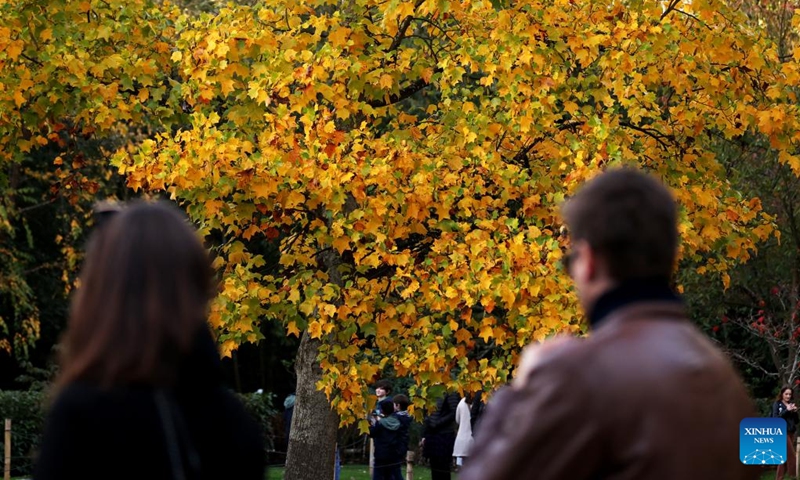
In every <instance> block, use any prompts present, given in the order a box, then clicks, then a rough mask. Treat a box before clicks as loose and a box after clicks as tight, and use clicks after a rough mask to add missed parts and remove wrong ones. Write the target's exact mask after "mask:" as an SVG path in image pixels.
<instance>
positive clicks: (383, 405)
mask: <svg viewBox="0 0 800 480" xmlns="http://www.w3.org/2000/svg"><path fill="white" fill-rule="evenodd" d="M378 408H379V409H380V410H381V414H383V416H384V417H388V416H389V415H391V414H393V413H394V403H392V402H390V401H387V400H384V401H382V402H379V403H378Z"/></svg>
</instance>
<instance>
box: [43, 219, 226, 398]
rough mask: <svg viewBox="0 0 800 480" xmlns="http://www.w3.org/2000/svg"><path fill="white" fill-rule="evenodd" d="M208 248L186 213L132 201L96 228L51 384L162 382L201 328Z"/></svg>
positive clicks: (208, 280) (172, 377)
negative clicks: (55, 378)
mask: <svg viewBox="0 0 800 480" xmlns="http://www.w3.org/2000/svg"><path fill="white" fill-rule="evenodd" d="M210 298H211V265H210V263H209V257H208V254H207V252H206V250H205V248H204V247H203V245H202V243H201V242H200V239H199V238H198V236H197V234H196V232H195V230H194V229H193V228H192V227H191V226H190V224H189V222H188V220H187V219H186V217H185V216H184V215H183V214H182V213H181V212H180V211H179V210H177V209H176V208H175V207H173V206H171V205H168V204H165V203H138V204H134V205H133V206H131V207H129V208H126V209H124V210H122V211H120V212H119V213H117V214H116V215H114V216H113V217H112V218H110V219H108V221H107V224H105V225H104V226H103V228H102V229H99V230H97V231H96V232H95V233H94V235H93V238H92V239H91V240H90V242H89V250H88V252H87V254H86V261H85V263H84V265H83V269H82V271H81V274H80V286H79V287H78V289H77V292H76V294H75V297H74V298H73V300H72V306H71V310H70V317H69V323H68V327H67V331H66V333H65V337H64V341H63V344H64V347H65V348H64V349H63V355H62V357H61V374H60V377H59V379H58V381H57V389H60V388H63V387H64V386H66V385H67V384H69V383H71V382H74V381H86V382H89V383H92V384H95V385H98V386H100V387H104V388H106V387H112V386H117V385H128V384H145V385H154V386H155V385H157V386H168V385H170V384H172V383H174V382H175V376H176V371H177V368H178V365H179V363H180V361H181V360H182V359H183V358H184V357H185V356H186V355H188V353H189V352H190V349H191V347H192V343H193V340H194V338H195V337H196V335H197V334H198V333H199V332H200V331H201V329H202V328H206V327H205V319H206V308H207V306H208V302H209V300H210Z"/></svg>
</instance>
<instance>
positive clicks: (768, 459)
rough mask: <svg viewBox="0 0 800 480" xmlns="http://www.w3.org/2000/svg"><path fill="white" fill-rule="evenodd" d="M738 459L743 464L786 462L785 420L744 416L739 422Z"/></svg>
mask: <svg viewBox="0 0 800 480" xmlns="http://www.w3.org/2000/svg"><path fill="white" fill-rule="evenodd" d="M739 460H741V461H742V463H744V464H745V465H780V464H782V463H785V462H786V420H784V419H782V418H745V419H744V420H742V421H741V423H739Z"/></svg>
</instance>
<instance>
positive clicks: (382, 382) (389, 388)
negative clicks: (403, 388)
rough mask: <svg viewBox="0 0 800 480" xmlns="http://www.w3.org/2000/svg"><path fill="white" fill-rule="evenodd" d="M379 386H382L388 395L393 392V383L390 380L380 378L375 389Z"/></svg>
mask: <svg viewBox="0 0 800 480" xmlns="http://www.w3.org/2000/svg"><path fill="white" fill-rule="evenodd" d="M379 388H382V389H383V390H384V391H385V392H386V395H389V394H390V393H392V384H391V383H389V380H378V381H377V382H375V390H377V389H379Z"/></svg>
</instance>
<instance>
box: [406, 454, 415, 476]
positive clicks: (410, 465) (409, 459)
mask: <svg viewBox="0 0 800 480" xmlns="http://www.w3.org/2000/svg"><path fill="white" fill-rule="evenodd" d="M406 480H414V452H412V451H411V450H409V451H408V452H406Z"/></svg>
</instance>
